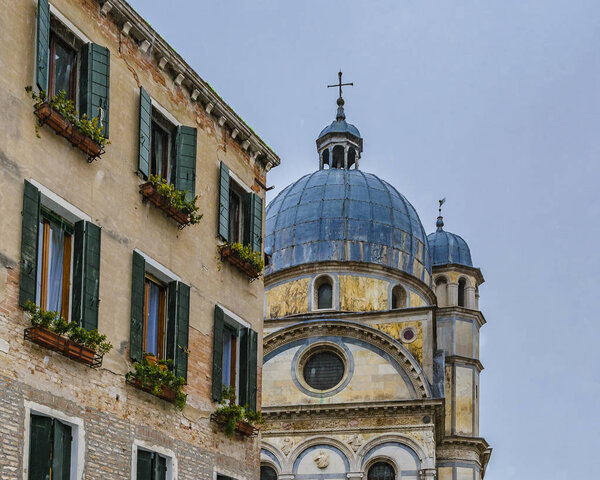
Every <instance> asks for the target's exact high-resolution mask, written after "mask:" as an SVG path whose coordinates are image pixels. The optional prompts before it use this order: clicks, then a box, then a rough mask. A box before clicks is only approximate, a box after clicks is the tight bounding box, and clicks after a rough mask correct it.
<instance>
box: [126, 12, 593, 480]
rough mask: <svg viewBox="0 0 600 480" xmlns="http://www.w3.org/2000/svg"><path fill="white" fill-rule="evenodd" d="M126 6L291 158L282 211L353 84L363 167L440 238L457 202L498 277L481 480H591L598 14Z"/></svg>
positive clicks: (484, 261) (477, 259)
mask: <svg viewBox="0 0 600 480" xmlns="http://www.w3.org/2000/svg"><path fill="white" fill-rule="evenodd" d="M129 1H130V3H131V4H132V5H133V6H134V8H136V9H137V10H138V12H140V14H141V15H142V16H143V17H144V18H145V19H146V20H147V21H149V22H150V23H151V24H152V26H153V27H154V28H155V29H156V30H157V31H158V32H159V33H160V34H161V35H162V36H163V37H164V38H165V39H166V40H167V41H168V42H169V43H170V44H171V45H172V46H173V47H174V48H175V49H176V50H177V51H178V52H179V53H180V54H181V55H182V56H183V58H184V59H185V60H186V61H187V62H188V63H189V64H190V65H191V66H192V67H193V68H194V69H195V70H196V71H197V72H198V73H199V74H200V76H201V77H202V78H204V79H205V80H206V81H208V82H210V84H211V85H212V86H213V87H214V88H215V89H216V90H217V92H218V93H219V94H220V95H221V96H222V97H223V98H224V99H225V101H227V102H228V103H229V104H230V105H231V106H232V107H233V108H234V109H235V110H236V112H237V113H238V114H239V115H240V116H242V117H243V118H244V119H245V120H246V121H247V122H248V123H249V124H250V125H251V126H252V128H253V129H254V130H255V131H256V132H257V133H258V134H259V135H260V136H261V137H262V138H263V139H264V140H265V141H266V142H267V143H268V144H269V145H270V146H272V147H273V149H274V150H275V151H276V152H277V153H278V154H279V156H280V157H281V166H280V167H279V168H276V169H274V170H272V171H271V172H270V173H269V176H268V184H269V185H274V186H275V189H274V190H273V191H272V192H270V198H271V199H272V198H273V195H275V194H276V193H278V192H279V191H281V189H282V188H284V187H285V186H286V185H288V184H289V183H291V182H293V181H294V180H296V179H297V178H298V177H300V176H301V175H304V174H305V173H309V172H312V171H314V170H315V169H316V168H318V158H317V155H316V152H315V139H316V137H317V135H318V133H319V131H320V130H321V129H322V128H323V127H324V126H325V125H327V124H329V123H330V122H331V121H332V120H333V119H334V117H335V107H336V105H335V100H336V92H335V91H334V89H329V90H328V89H327V88H325V86H326V85H327V84H328V83H335V82H336V80H337V71H338V70H339V69H340V68H341V69H342V70H343V72H344V80H347V81H352V82H354V84H355V86H354V87H350V88H347V89H346V90H345V92H344V97H345V99H346V114H347V119H348V121H349V122H351V123H354V124H355V125H356V126H357V127H358V128H359V129H360V132H361V134H362V136H363V138H364V152H363V157H362V159H361V164H360V165H361V169H362V170H365V171H368V172H372V173H375V174H377V175H379V176H381V177H382V178H384V179H385V180H387V181H389V182H390V183H391V184H393V185H394V186H395V187H396V188H397V189H398V190H399V191H400V192H401V193H403V194H404V195H405V196H406V197H407V199H408V200H409V201H410V202H411V203H412V204H413V205H414V206H415V208H416V209H417V212H418V213H419V215H420V216H421V221H422V222H423V225H424V226H425V230H426V231H427V232H428V233H430V232H431V231H433V230H434V228H435V227H434V225H435V218H436V214H437V211H436V209H437V200H438V199H439V198H442V197H446V198H447V202H446V205H444V218H445V223H446V230H448V231H451V232H454V233H458V234H460V235H461V236H463V238H464V239H465V240H466V241H467V242H468V243H469V245H470V247H471V253H472V256H473V261H474V263H475V265H476V266H479V267H481V269H482V271H483V274H484V276H485V278H486V283H485V284H484V286H483V287H482V288H481V302H480V307H481V309H482V310H483V312H484V314H485V316H486V318H487V321H488V324H487V325H485V326H484V327H483V329H482V343H481V360H482V362H483V365H484V366H485V370H484V371H483V373H482V376H481V434H482V436H485V438H486V439H487V440H488V441H489V442H490V444H491V445H492V446H493V448H494V452H493V454H492V459H491V463H490V465H489V468H488V472H487V474H486V480H508V479H517V478H518V479H528V480H529V479H544V480H552V479H560V480H563V479H567V478H569V479H570V478H594V477H596V475H597V472H596V469H594V470H592V464H593V463H594V464H595V463H597V462H596V461H595V460H594V461H593V459H594V458H596V456H597V454H598V453H597V448H598V445H599V444H600V443H599V441H598V435H599V432H600V419H599V414H598V406H599V402H600V373H599V372H600V369H599V367H598V360H599V357H600V356H599V354H598V343H599V340H600V327H599V324H600V320H599V319H598V311H599V308H600V301H599V297H600V286H599V281H598V275H599V274H598V272H599V270H600V257H599V255H598V251H599V249H600V245H599V241H600V193H598V192H597V188H598V184H599V174H600V162H599V158H600V55H599V51H600V50H599V49H600V2H599V1H598V0H587V1H584V0H579V1H578V0H563V1H559V0H538V1H534V0H530V1H529V0H479V1H475V0H453V1H436V2H433V1H427V0H419V1H416V0H387V1H376V0H370V1H366V0H365V1H363V2H359V1H348V0H345V1H342V0H328V1H323V0H319V1H316V0H304V1H301V2H289V1H281V0H253V1H238V0H228V1H212V2H208V1H202V2H199V1H192V0H170V1H169V2H164V1H160V0H129ZM166 5H168V7H166Z"/></svg>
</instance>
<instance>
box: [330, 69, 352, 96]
mask: <svg viewBox="0 0 600 480" xmlns="http://www.w3.org/2000/svg"><path fill="white" fill-rule="evenodd" d="M338 78H339V80H338V83H336V84H335V85H327V88H331V87H339V89H340V98H342V87H346V86H352V87H353V86H354V83H353V82H350V83H342V71H341V70H340V71H339V72H338Z"/></svg>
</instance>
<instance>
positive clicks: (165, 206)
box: [140, 182, 190, 229]
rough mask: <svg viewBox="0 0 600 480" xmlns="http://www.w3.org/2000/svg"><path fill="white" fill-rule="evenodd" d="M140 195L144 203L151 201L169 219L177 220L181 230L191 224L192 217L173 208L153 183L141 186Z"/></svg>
mask: <svg viewBox="0 0 600 480" xmlns="http://www.w3.org/2000/svg"><path fill="white" fill-rule="evenodd" d="M140 193H141V194H142V197H143V200H144V201H150V202H151V203H153V204H154V205H155V206H156V208H158V209H160V210H162V211H163V212H165V214H166V215H167V216H168V217H171V218H172V219H173V220H175V221H176V222H177V223H178V224H179V228H180V229H181V228H184V227H186V226H187V225H189V224H190V216H189V215H188V214H187V213H184V212H182V211H181V210H177V209H176V208H173V207H172V206H171V205H170V204H169V200H168V199H167V198H165V197H164V196H162V195H161V194H160V193H158V190H157V189H156V185H153V184H152V183H151V182H146V183H143V184H142V185H141V186H140Z"/></svg>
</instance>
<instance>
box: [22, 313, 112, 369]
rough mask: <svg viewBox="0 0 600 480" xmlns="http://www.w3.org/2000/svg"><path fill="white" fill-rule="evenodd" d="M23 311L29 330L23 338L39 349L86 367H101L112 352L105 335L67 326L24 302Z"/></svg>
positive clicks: (57, 317)
mask: <svg viewBox="0 0 600 480" xmlns="http://www.w3.org/2000/svg"><path fill="white" fill-rule="evenodd" d="M25 311H26V312H27V313H28V314H29V317H30V320H31V325H32V326H31V327H28V328H26V329H25V332H24V338H25V339H26V340H30V341H31V342H34V343H37V344H38V345H40V346H42V347H45V348H48V349H50V350H54V351H57V352H59V353H61V354H62V355H64V356H66V357H69V358H71V359H73V360H76V361H78V362H81V363H84V364H86V365H88V366H90V367H99V366H100V365H102V359H103V357H104V355H105V354H106V353H108V352H109V351H110V350H111V349H112V348H113V346H112V344H111V343H110V342H107V341H106V335H101V334H99V333H98V330H86V329H85V328H82V327H80V326H79V325H77V324H76V323H75V322H67V321H66V320H65V319H64V318H63V317H61V316H60V314H59V313H58V312H50V311H43V310H42V309H41V308H39V307H38V306H37V305H36V304H35V303H33V302H27V304H26V305H25Z"/></svg>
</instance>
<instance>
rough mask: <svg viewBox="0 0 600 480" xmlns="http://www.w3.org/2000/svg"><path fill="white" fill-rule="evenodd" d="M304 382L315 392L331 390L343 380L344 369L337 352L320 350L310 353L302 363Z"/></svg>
mask: <svg viewBox="0 0 600 480" xmlns="http://www.w3.org/2000/svg"><path fill="white" fill-rule="evenodd" d="M303 363H304V365H303V367H302V374H303V377H304V381H305V382H306V383H307V384H308V385H309V386H310V387H311V388H314V389H315V390H322V391H325V390H331V389H332V388H335V387H336V386H337V385H339V383H340V382H341V381H342V379H343V378H344V373H345V371H346V367H345V365H344V361H343V360H342V358H341V357H340V355H338V353H337V352H335V351H333V350H331V349H321V350H319V351H317V352H315V353H311V354H310V355H309V356H308V358H307V359H306V360H305V361H304V362H303Z"/></svg>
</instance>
